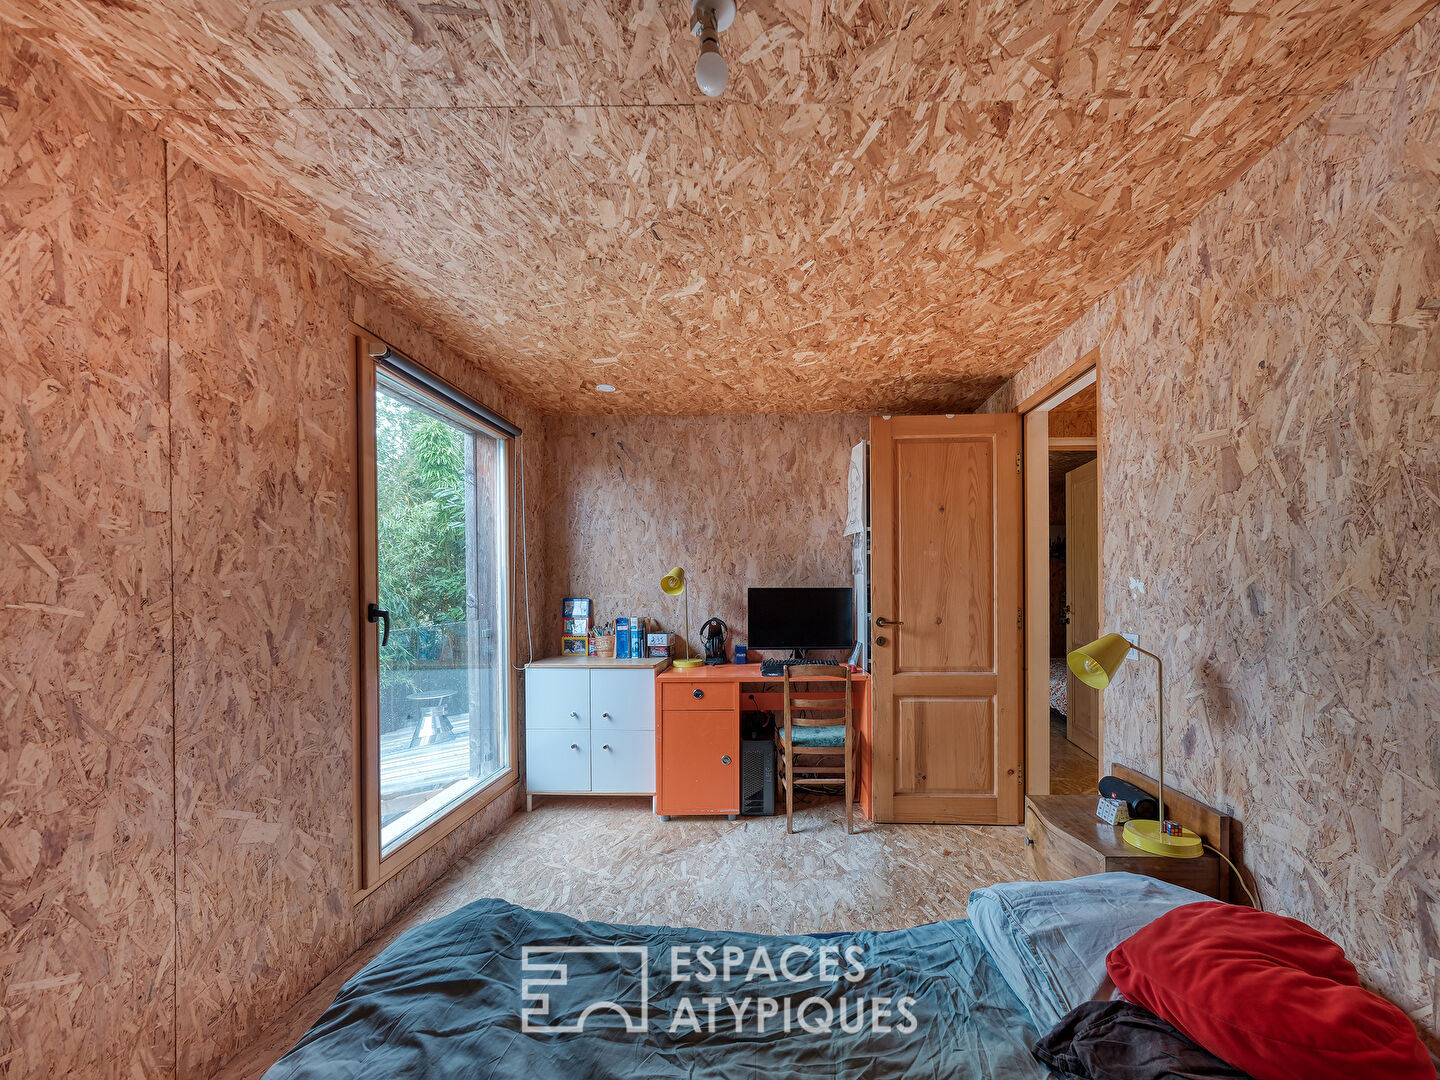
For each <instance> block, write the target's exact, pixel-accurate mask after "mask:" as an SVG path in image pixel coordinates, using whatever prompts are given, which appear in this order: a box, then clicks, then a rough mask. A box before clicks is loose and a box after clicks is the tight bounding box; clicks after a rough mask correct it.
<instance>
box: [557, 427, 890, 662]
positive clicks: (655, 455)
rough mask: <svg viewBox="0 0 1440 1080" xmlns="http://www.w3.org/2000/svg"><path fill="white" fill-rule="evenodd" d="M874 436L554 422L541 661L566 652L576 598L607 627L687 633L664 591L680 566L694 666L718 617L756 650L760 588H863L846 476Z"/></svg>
mask: <svg viewBox="0 0 1440 1080" xmlns="http://www.w3.org/2000/svg"><path fill="white" fill-rule="evenodd" d="M869 430H870V428H869V421H868V420H867V419H866V418H865V417H862V416H625V417H621V416H579V417H554V416H552V417H547V418H546V420H545V434H544V444H545V447H546V491H547V503H546V518H545V538H546V576H547V577H548V578H549V580H550V588H549V590H548V594H549V596H548V599H547V601H546V607H545V609H544V611H543V613H541V612H537V620H536V627H537V630H539V631H540V633H538V634H537V638H536V640H537V642H542V641H543V643H544V648H543V649H542V650H541V651H545V650H549V651H551V652H555V651H558V650H559V647H560V638H559V622H560V615H559V612H560V600H561V598H562V597H564V596H575V595H579V596H589V597H590V598H591V599H593V600H594V601H595V607H596V619H597V620H598V621H600V622H607V621H611V620H613V619H614V618H615V617H616V616H618V615H632V614H635V615H648V616H650V617H652V618H655V619H658V620H659V621H660V622H661V624H662V625H663V628H664V629H665V630H668V631H672V632H678V629H679V626H680V623H681V622H682V621H683V610H684V605H683V603H682V602H681V601H680V600H678V599H671V598H669V597H667V596H665V595H664V594H662V593H661V592H660V577H661V575H662V574H663V573H664V572H665V571H666V570H668V569H669V568H670V567H671V566H674V565H675V564H676V563H679V564H681V565H683V566H684V567H685V570H686V574H687V578H688V581H689V588H690V589H691V593H690V622H691V627H690V633H689V636H688V640H689V642H690V648H691V655H703V652H700V651H699V650H700V649H701V643H700V634H699V627H700V625H701V624H702V623H703V622H704V621H705V620H706V619H708V618H709V617H710V616H712V615H718V616H719V617H720V618H721V619H724V620H725V622H726V623H727V624H728V625H729V626H730V628H731V632H732V633H731V641H732V643H733V642H734V641H744V640H745V617H746V608H745V589H746V587H747V586H748V585H849V584H851V581H852V574H851V538H850V537H847V536H843V535H842V533H843V531H844V528H845V500H846V476H847V474H848V471H849V464H850V448H851V447H852V446H854V445H855V444H856V443H857V442H859V441H860V440H861V439H864V438H868V437H869Z"/></svg>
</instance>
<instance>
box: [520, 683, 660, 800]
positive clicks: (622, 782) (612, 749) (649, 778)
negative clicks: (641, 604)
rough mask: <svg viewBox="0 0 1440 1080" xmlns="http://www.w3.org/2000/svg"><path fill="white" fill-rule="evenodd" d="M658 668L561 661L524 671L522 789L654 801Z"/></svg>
mask: <svg viewBox="0 0 1440 1080" xmlns="http://www.w3.org/2000/svg"><path fill="white" fill-rule="evenodd" d="M668 664H669V662H668V661H665V660H657V661H633V660H632V661H625V660H619V661H603V660H598V659H582V658H580V657H576V658H573V659H571V658H556V659H553V660H540V661H537V662H535V663H533V664H531V665H529V666H528V667H527V668H526V669H525V786H526V792H527V802H528V801H529V797H530V796H533V795H559V794H568V795H574V794H587V793H590V792H595V793H600V794H606V795H654V794H655V674H656V672H657V671H660V670H662V669H663V668H665V667H667V666H668Z"/></svg>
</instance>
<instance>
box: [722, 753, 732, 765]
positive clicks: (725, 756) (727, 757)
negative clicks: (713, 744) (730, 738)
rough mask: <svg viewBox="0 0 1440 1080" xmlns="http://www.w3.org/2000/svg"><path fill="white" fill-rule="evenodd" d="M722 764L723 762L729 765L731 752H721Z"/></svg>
mask: <svg viewBox="0 0 1440 1080" xmlns="http://www.w3.org/2000/svg"><path fill="white" fill-rule="evenodd" d="M720 764H721V765H729V764H730V755H729V754H721V755H720Z"/></svg>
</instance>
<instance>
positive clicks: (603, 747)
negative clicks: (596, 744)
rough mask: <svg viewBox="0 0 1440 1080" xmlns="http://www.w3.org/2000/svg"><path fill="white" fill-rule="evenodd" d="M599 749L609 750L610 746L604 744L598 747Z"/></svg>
mask: <svg viewBox="0 0 1440 1080" xmlns="http://www.w3.org/2000/svg"><path fill="white" fill-rule="evenodd" d="M600 749H601V750H609V749H610V747H609V746H608V745H606V746H602V747H600Z"/></svg>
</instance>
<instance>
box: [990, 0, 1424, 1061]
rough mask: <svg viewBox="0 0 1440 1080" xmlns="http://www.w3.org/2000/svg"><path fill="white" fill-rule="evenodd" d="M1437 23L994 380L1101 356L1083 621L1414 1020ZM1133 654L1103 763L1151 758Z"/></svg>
mask: <svg viewBox="0 0 1440 1080" xmlns="http://www.w3.org/2000/svg"><path fill="white" fill-rule="evenodd" d="M1437 70H1440V15H1436V14H1432V15H1430V16H1427V17H1426V18H1425V19H1424V20H1423V21H1422V22H1421V23H1420V24H1419V25H1418V26H1417V27H1416V28H1415V29H1414V30H1413V31H1412V32H1411V33H1410V34H1408V35H1407V36H1406V37H1405V38H1404V39H1403V40H1402V41H1401V42H1400V43H1398V44H1397V45H1396V46H1395V47H1394V48H1392V49H1391V50H1390V51H1388V52H1387V53H1386V54H1385V55H1384V56H1382V57H1381V58H1380V59H1379V60H1378V61H1376V62H1375V63H1374V64H1373V65H1371V66H1370V67H1369V68H1368V69H1367V70H1365V71H1364V72H1362V73H1361V74H1360V75H1359V76H1358V77H1357V78H1356V79H1355V80H1354V81H1353V82H1352V83H1351V84H1350V85H1349V86H1347V87H1346V88H1345V89H1344V90H1343V91H1342V92H1341V93H1339V94H1338V95H1337V96H1336V97H1335V98H1334V99H1333V100H1332V101H1331V102H1329V103H1328V104H1327V105H1326V106H1325V108H1324V109H1323V110H1321V111H1320V112H1318V113H1317V114H1316V115H1315V116H1314V117H1313V118H1312V119H1311V120H1309V121H1307V122H1306V123H1305V124H1304V125H1303V127H1302V128H1301V129H1300V130H1299V131H1297V132H1296V133H1295V134H1294V135H1293V136H1292V137H1291V138H1289V139H1287V140H1286V141H1285V142H1284V143H1282V144H1281V145H1280V146H1279V147H1278V148H1277V149H1276V150H1275V151H1274V152H1272V153H1271V154H1269V155H1267V156H1266V157H1265V158H1264V159H1263V160H1262V161H1261V162H1260V163H1259V164H1257V165H1256V167H1255V168H1253V169H1252V170H1250V172H1249V173H1248V174H1247V175H1246V176H1245V177H1244V178H1243V179H1241V180H1240V181H1239V182H1238V183H1237V184H1236V185H1235V186H1234V187H1233V188H1232V189H1231V190H1230V191H1228V192H1227V193H1226V194H1225V195H1224V196H1223V197H1221V198H1219V199H1217V200H1216V201H1215V202H1214V203H1213V204H1212V205H1210V206H1209V207H1207V208H1206V209H1205V210H1204V212H1203V213H1202V214H1201V215H1200V216H1199V218H1198V219H1197V220H1196V222H1195V223H1194V225H1193V226H1192V227H1191V228H1190V229H1189V231H1188V232H1187V233H1186V234H1185V235H1184V237H1183V238H1182V239H1181V240H1180V241H1179V242H1178V243H1176V244H1174V245H1173V246H1172V247H1171V248H1170V250H1169V251H1168V252H1166V253H1165V254H1163V255H1162V256H1157V257H1156V258H1154V259H1153V260H1151V261H1150V262H1149V263H1147V264H1146V265H1145V266H1144V267H1143V268H1142V269H1141V270H1140V271H1138V272H1137V273H1136V274H1135V275H1134V276H1132V277H1131V278H1130V279H1129V280H1128V281H1126V282H1125V284H1124V285H1123V286H1122V287H1121V288H1120V289H1119V290H1117V292H1116V293H1115V294H1114V296H1113V297H1112V298H1111V299H1110V300H1109V301H1107V302H1106V303H1105V304H1103V305H1097V307H1096V308H1094V309H1093V310H1092V311H1091V312H1090V313H1089V314H1088V315H1087V316H1086V317H1085V318H1084V319H1082V320H1081V322H1080V323H1078V324H1077V325H1076V326H1075V327H1074V328H1072V329H1071V330H1070V331H1068V332H1067V333H1066V334H1065V335H1063V336H1062V338H1061V339H1060V341H1058V342H1056V344H1055V345H1053V346H1052V347H1050V348H1049V349H1047V350H1046V351H1045V352H1044V353H1042V354H1041V355H1040V356H1039V357H1037V359H1036V361H1035V363H1034V364H1032V365H1031V367H1030V368H1028V369H1026V371H1025V372H1024V373H1022V375H1021V376H1020V377H1019V378H1017V380H1016V381H1015V383H1014V384H1013V385H1012V386H1010V387H1007V388H1006V389H1005V390H1004V391H1002V393H1000V394H999V395H997V398H996V399H995V400H994V402H993V404H994V405H996V407H1000V408H1005V407H1009V406H1010V405H1011V404H1012V403H1013V402H1015V401H1017V400H1020V399H1023V398H1024V396H1025V395H1026V394H1027V393H1028V392H1029V390H1030V388H1032V387H1035V386H1039V385H1041V384H1043V383H1044V382H1045V381H1046V379H1047V378H1049V377H1050V376H1051V375H1053V374H1054V373H1055V372H1056V371H1059V370H1061V369H1063V368H1064V366H1065V365H1066V364H1067V363H1068V362H1070V361H1072V360H1073V359H1074V358H1076V357H1078V356H1080V355H1083V353H1084V352H1085V351H1087V350H1088V349H1089V348H1091V347H1092V346H1094V345H1096V344H1099V345H1100V346H1101V373H1102V378H1101V408H1102V410H1103V423H1102V440H1103V441H1102V447H1101V459H1102V462H1103V466H1104V467H1103V483H1104V493H1103V498H1104V508H1105V512H1104V523H1105V525H1104V528H1105V538H1104V543H1105V557H1106V564H1107V566H1109V567H1112V568H1114V569H1113V572H1112V573H1109V574H1107V577H1106V583H1105V598H1104V602H1105V610H1106V622H1107V623H1108V624H1109V625H1111V626H1113V627H1115V628H1117V629H1127V630H1134V631H1135V632H1137V633H1138V634H1139V635H1140V637H1141V640H1142V641H1144V642H1146V643H1147V645H1148V646H1149V647H1151V648H1155V649H1158V650H1161V651H1163V653H1164V656H1165V661H1166V671H1167V674H1168V676H1169V684H1168V688H1167V689H1168V697H1167V702H1166V704H1167V718H1168V719H1169V722H1170V725H1171V728H1170V739H1169V742H1168V746H1167V749H1168V751H1169V754H1170V756H1169V758H1168V761H1169V762H1170V763H1171V770H1172V771H1171V774H1170V780H1171V781H1172V782H1173V783H1176V784H1178V785H1179V786H1180V787H1181V788H1183V789H1184V790H1186V791H1188V792H1190V793H1192V794H1195V795H1198V796H1199V797H1201V798H1202V799H1205V800H1207V801H1210V802H1213V803H1216V804H1218V805H1220V806H1222V807H1224V808H1225V809H1227V810H1229V811H1231V812H1232V813H1234V814H1235V815H1236V816H1237V817H1238V818H1239V819H1240V820H1241V822H1242V823H1243V827H1244V856H1245V860H1246V862H1247V863H1248V864H1249V866H1250V867H1251V869H1253V871H1254V873H1255V875H1256V877H1257V879H1258V881H1259V886H1260V895H1261V898H1262V900H1264V901H1265V902H1266V903H1267V904H1268V905H1269V906H1270V907H1271V908H1272V909H1275V910H1279V911H1282V912H1284V913H1286V914H1290V915H1294V916H1297V917H1299V918H1302V919H1304V920H1306V921H1307V922H1310V923H1313V924H1314V925H1315V926H1317V927H1319V928H1320V929H1321V930H1322V931H1324V932H1325V933H1327V934H1329V935H1330V936H1331V937H1333V938H1335V939H1336V940H1337V941H1339V942H1341V943H1342V944H1343V945H1344V946H1345V948H1346V950H1347V951H1348V953H1349V954H1350V956H1351V957H1352V958H1353V959H1355V960H1356V961H1357V963H1358V964H1359V966H1360V968H1361V971H1362V974H1363V975H1364V977H1365V978H1366V979H1367V980H1368V981H1369V982H1370V983H1371V984H1372V985H1374V986H1375V987H1376V988H1377V989H1379V990H1380V991H1381V992H1383V993H1384V994H1386V995H1387V996H1388V997H1390V998H1392V999H1393V1000H1395V1001H1396V1002H1398V1003H1399V1004H1401V1005H1402V1006H1403V1007H1405V1008H1406V1009H1407V1010H1408V1011H1409V1013H1410V1014H1411V1016H1412V1017H1413V1018H1414V1019H1415V1020H1416V1022H1417V1024H1418V1025H1419V1026H1420V1028H1421V1029H1422V1031H1424V1032H1426V1033H1428V1034H1429V1036H1430V1037H1431V1039H1432V1042H1433V1040H1434V1038H1435V1037H1436V1035H1437V1033H1440V1008H1437V1000H1436V998H1437V993H1440V989H1437V988H1440V979H1437V973H1440V971H1437V969H1440V904H1437V902H1436V901H1437V897H1440V870H1437V862H1436V851H1437V849H1440V729H1437V727H1436V722H1435V719H1436V717H1437V716H1440V680H1437V678H1436V672H1437V670H1440V610H1437V605H1436V586H1437V582H1440V545H1437V544H1436V541H1435V537H1436V535H1437V531H1440V511H1437V506H1440V462H1437V456H1436V452H1435V448H1436V446H1437V445H1440V405H1437V402H1440V327H1437V323H1436V318H1437V312H1440V244H1437V239H1436V236H1437V233H1436V230H1437V228H1440V209H1437V208H1440V159H1437V157H1436V155H1435V149H1434V148H1435V145H1436V141H1437V135H1440V77H1437V74H1436V72H1437ZM1152 680H1153V670H1150V669H1147V668H1146V667H1145V665H1144V664H1143V662H1142V663H1137V664H1135V665H1133V667H1131V666H1129V665H1127V668H1126V670H1125V672H1124V673H1123V674H1122V676H1121V677H1120V678H1119V679H1117V681H1116V683H1115V686H1114V688H1113V689H1112V690H1111V691H1110V692H1109V694H1108V696H1107V699H1106V708H1105V712H1106V729H1105V743H1106V758H1107V759H1111V758H1118V759H1120V760H1123V761H1126V762H1128V763H1130V764H1132V765H1135V766H1137V767H1141V768H1144V767H1146V766H1147V765H1150V766H1151V767H1152V768H1153V760H1154V757H1153V755H1154V746H1155V742H1154V724H1153V717H1152V709H1153V706H1152V704H1151V701H1150V697H1151V694H1152V693H1153V685H1154V684H1153V681H1152Z"/></svg>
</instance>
